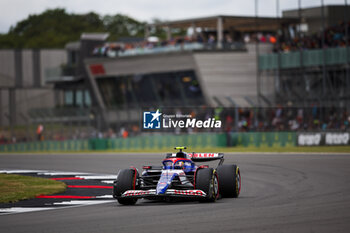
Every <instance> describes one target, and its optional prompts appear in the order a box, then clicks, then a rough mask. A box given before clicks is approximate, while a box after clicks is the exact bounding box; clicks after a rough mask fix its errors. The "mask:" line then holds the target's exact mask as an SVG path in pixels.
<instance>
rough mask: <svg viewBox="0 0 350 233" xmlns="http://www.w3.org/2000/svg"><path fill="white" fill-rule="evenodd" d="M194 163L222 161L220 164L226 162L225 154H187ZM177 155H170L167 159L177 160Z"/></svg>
mask: <svg viewBox="0 0 350 233" xmlns="http://www.w3.org/2000/svg"><path fill="white" fill-rule="evenodd" d="M187 155H188V156H189V157H190V158H191V160H192V161H193V162H208V161H214V160H220V164H222V163H223V162H224V153H195V152H193V153H187ZM175 157H176V153H168V154H167V158H175Z"/></svg>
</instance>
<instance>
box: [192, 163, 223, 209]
mask: <svg viewBox="0 0 350 233" xmlns="http://www.w3.org/2000/svg"><path fill="white" fill-rule="evenodd" d="M218 180H219V179H218V176H217V174H216V171H215V170H214V169H213V168H202V169H199V170H197V172H196V181H195V182H196V183H195V188H196V189H199V190H202V191H203V192H205V193H206V194H207V197H206V198H205V199H204V200H203V201H205V202H215V201H216V200H217V199H218V197H219V181H218Z"/></svg>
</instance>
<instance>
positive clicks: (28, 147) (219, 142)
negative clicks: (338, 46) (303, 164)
mask: <svg viewBox="0 0 350 233" xmlns="http://www.w3.org/2000/svg"><path fill="white" fill-rule="evenodd" d="M303 135H304V134H302V133H295V132H256V133H230V134H224V133H219V134H216V133H201V134H189V135H150V136H137V137H130V138H115V139H88V140H68V141H43V142H30V143H17V144H7V145H0V152H58V151H104V150H126V151H128V150H130V151H131V150H154V149H171V148H172V147H174V146H176V145H186V146H189V148H213V147H226V146H243V147H249V146H253V147H286V146H287V147H290V146H297V145H302V143H301V142H303V141H302V138H301V137H302V136H303ZM311 136H312V135H307V140H309V141H310V140H311V139H310V137H311ZM340 136H342V137H345V136H347V138H346V139H347V140H349V139H348V138H349V135H348V134H347V135H345V136H344V135H340ZM340 136H339V135H335V134H330V136H328V139H327V140H328V141H329V142H331V139H332V140H333V141H335V142H338V141H339V140H343V139H342V138H340ZM304 137H306V136H304ZM334 138H335V139H334ZM344 140H345V139H344ZM347 143H348V141H347ZM347 143H346V144H347ZM306 144H307V143H306ZM325 144H327V143H325ZM328 144H329V145H330V144H331V143H328ZM333 144H337V143H333ZM338 144H339V143H338Z"/></svg>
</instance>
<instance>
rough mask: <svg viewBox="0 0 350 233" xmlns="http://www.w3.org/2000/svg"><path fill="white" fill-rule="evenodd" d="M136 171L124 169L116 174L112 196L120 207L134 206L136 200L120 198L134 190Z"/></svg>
mask: <svg viewBox="0 0 350 233" xmlns="http://www.w3.org/2000/svg"><path fill="white" fill-rule="evenodd" d="M137 176H138V174H137V171H136V170H134V169H124V170H121V171H120V172H119V174H118V177H117V180H116V182H115V185H114V188H113V196H114V198H116V199H117V200H118V202H119V204H122V205H134V204H135V203H136V202H137V198H130V197H122V194H123V193H124V192H125V191H127V190H135V185H136V179H137Z"/></svg>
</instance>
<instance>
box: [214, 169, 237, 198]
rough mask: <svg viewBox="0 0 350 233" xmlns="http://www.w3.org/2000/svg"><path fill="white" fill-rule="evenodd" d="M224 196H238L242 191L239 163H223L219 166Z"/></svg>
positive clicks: (218, 170)
mask: <svg viewBox="0 0 350 233" xmlns="http://www.w3.org/2000/svg"><path fill="white" fill-rule="evenodd" d="M217 173H218V176H219V189H220V194H221V196H222V197H234V198H237V197H238V196H239V194H240V193H241V172H240V170H239V167H238V166H237V165H234V164H233V165H221V166H218V168H217Z"/></svg>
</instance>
